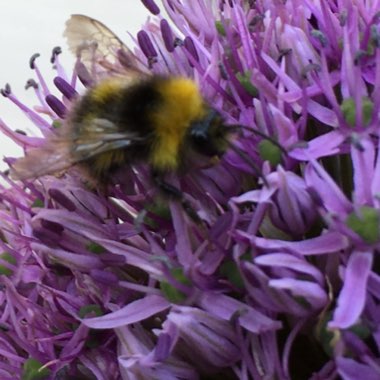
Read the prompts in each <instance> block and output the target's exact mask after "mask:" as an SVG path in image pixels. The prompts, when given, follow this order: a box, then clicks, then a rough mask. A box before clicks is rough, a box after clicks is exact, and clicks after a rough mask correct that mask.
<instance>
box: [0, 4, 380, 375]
mask: <svg viewBox="0 0 380 380" xmlns="http://www.w3.org/2000/svg"><path fill="white" fill-rule="evenodd" d="M142 2H143V3H144V5H145V6H146V8H147V10H149V11H150V12H151V15H150V17H149V21H148V22H147V24H146V25H144V27H143V28H142V30H141V31H140V32H139V33H138V34H137V36H136V39H135V42H136V46H135V47H134V48H133V49H134V50H133V51H134V54H135V56H136V59H137V61H138V62H139V64H140V65H141V70H143V71H145V72H147V73H149V74H152V75H153V74H159V75H179V76H185V77H190V78H193V79H194V81H195V82H196V83H197V84H198V85H199V88H200V90H201V92H202V95H203V96H204V97H205V99H207V101H208V102H209V103H210V104H211V105H212V107H215V109H217V110H218V111H219V112H220V113H221V114H222V115H223V117H224V118H225V120H226V122H227V123H228V124H231V125H235V126H236V125H240V126H243V128H241V132H240V134H239V136H237V137H236V140H235V141H234V142H233V144H234V145H233V146H234V148H233V149H230V150H229V151H228V152H227V153H226V154H225V155H224V156H223V157H222V159H221V161H220V162H219V163H218V164H216V165H215V166H213V167H208V168H203V169H202V168H193V169H191V170H189V171H188V172H187V173H184V174H183V175H179V176H173V178H171V181H172V182H173V184H175V185H176V186H178V187H179V188H180V189H181V190H182V191H183V193H184V194H185V197H186V201H188V202H189V204H190V205H191V208H192V209H193V212H194V213H195V214H196V216H197V218H198V219H199V220H200V221H201V223H195V222H194V220H192V219H191V218H189V216H188V213H186V210H184V207H183V205H181V204H179V203H178V202H175V201H170V200H169V201H168V202H166V203H167V204H166V203H165V202H164V204H163V205H162V204H161V203H162V202H161V203H160V202H156V201H155V199H156V197H155V189H154V188H153V187H152V184H151V181H150V179H149V173H148V170H147V168H146V167H145V166H143V165H141V166H136V167H133V168H131V167H128V165H127V167H126V170H125V172H123V173H122V175H121V176H120V178H118V179H117V181H115V183H116V184H115V185H113V186H109V188H107V191H103V190H104V189H94V188H93V187H91V186H88V184H87V183H86V181H85V180H84V179H83V178H82V175H81V172H80V171H79V170H78V169H77V168H76V167H72V168H70V169H69V170H67V171H64V172H61V173H59V175H55V176H52V175H49V176H42V177H41V178H38V179H36V180H33V181H29V180H28V181H27V180H24V181H14V180H12V179H11V178H10V177H9V176H7V174H6V173H4V174H3V180H4V181H3V183H5V184H4V185H2V187H1V195H0V202H1V203H0V213H1V217H0V228H1V239H0V246H1V248H2V253H1V254H0V274H1V275H0V283H1V290H0V300H1V303H0V304H1V319H0V350H1V356H2V359H1V360H0V377H1V378H4V379H15V378H17V379H45V378H46V379H75V378H81V379H82V378H84V379H98V380H100V379H115V380H119V379H206V378H207V379H214V378H215V379H218V378H221V377H223V378H227V379H255V380H259V379H268V380H269V379H281V380H282V379H284V380H285V379H314V380H317V379H331V380H333V379H345V380H354V379H359V378H363V379H378V378H380V369H379V368H380V367H379V360H380V355H379V350H380V327H379V326H380V317H379V315H380V314H379V301H380V276H379V268H378V264H377V261H378V260H377V255H378V251H379V248H380V203H379V199H380V198H379V194H380V155H379V141H380V129H379V123H380V120H379V115H380V113H379V109H380V95H379V94H380V64H379V62H380V50H379V46H380V32H379V31H380V19H379V11H380V3H379V2H378V1H375V0H373V1H364V0H357V1H349V0H341V1H316V0H305V1H298V0H288V1H286V2H282V1H276V0H265V1H244V0H235V1H223V0H220V1H217V0H213V1H209V0H191V1H187V0H181V1H180V0H170V1H169V0H163V2H162V3H163V7H164V8H165V10H166V12H167V14H168V15H169V18H168V19H166V18H165V17H164V16H163V15H162V13H161V10H160V8H159V7H158V6H157V4H155V3H154V1H153V0H144V1H142ZM111 27H112V26H111ZM52 43H53V41H52ZM59 54H60V50H59V49H54V54H53V63H54V67H55V69H56V72H57V76H56V78H55V80H54V83H53V84H50V83H46V82H45V81H44V76H43V73H41V72H40V70H39V67H38V59H37V56H34V57H32V60H31V68H32V69H33V71H34V73H35V74H36V80H32V81H29V82H28V87H29V90H34V91H35V93H36V96H37V102H38V103H37V105H35V106H34V107H33V108H32V107H29V106H27V105H25V104H24V103H23V102H22V101H21V100H19V98H18V97H17V96H16V94H13V93H12V90H11V87H10V86H5V87H4V89H3V90H2V94H3V95H4V96H5V97H6V98H7V99H8V100H10V101H12V102H13V103H15V105H16V106H17V107H19V108H20V109H21V110H22V111H23V112H24V113H25V115H26V116H28V117H29V119H31V120H32V121H33V123H34V124H35V125H36V126H37V127H38V128H39V129H40V131H41V133H42V135H43V137H42V138H40V137H32V136H27V135H26V134H25V133H21V132H15V131H14V130H13V129H12V128H11V127H10V126H8V125H7V124H6V123H5V121H1V122H0V129H1V130H2V131H3V133H4V134H6V135H7V136H9V137H10V138H11V139H12V140H13V141H14V142H16V143H17V144H18V145H20V146H21V147H23V148H24V149H25V152H26V155H28V154H30V152H31V151H32V149H33V148H36V147H40V146H43V145H44V144H45V143H46V140H45V138H46V137H48V138H49V137H50V136H52V135H54V134H55V133H57V129H59V128H60V127H62V125H64V124H65V123H66V122H67V119H68V117H69V115H70V110H71V107H72V104H73V103H74V102H75V99H76V98H77V97H78V96H80V94H81V93H83V92H84V91H85V88H86V87H89V86H92V85H96V83H97V81H99V79H100V78H102V77H104V76H107V75H110V74H111V73H121V72H123V70H125V67H126V65H127V64H128V62H127V60H126V57H125V55H124V54H123V51H115V52H114V54H113V57H108V58H109V59H108V58H107V65H98V64H97V63H96V62H93V65H92V70H90V71H89V70H88V69H87V68H86V66H85V65H84V64H83V62H82V61H81V59H80V58H78V61H77V63H76V65H75V67H74V70H73V73H71V72H70V71H69V70H68V69H67V68H63V67H62V66H61V64H60V61H59ZM85 58H86V57H82V60H84V59H85ZM87 58H88V57H87ZM53 86H55V87H56V89H57V90H58V91H59V92H60V94H61V95H60V96H59V97H58V96H56V95H54V94H53V93H52V92H51V88H52V87H53ZM12 127H14V126H12ZM16 128H17V126H16ZM14 161H15V159H14V158H6V162H7V163H8V164H9V165H10V166H11V167H12V165H13V163H14Z"/></svg>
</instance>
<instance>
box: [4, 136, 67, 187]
mask: <svg viewBox="0 0 380 380" xmlns="http://www.w3.org/2000/svg"><path fill="white" fill-rule="evenodd" d="M73 164H74V162H73V160H72V158H71V156H70V151H69V145H68V143H67V142H66V141H64V140H62V141H58V140H56V141H54V142H47V143H46V144H45V145H44V146H42V147H41V148H36V149H32V150H30V151H29V152H28V154H27V156H25V157H22V158H20V159H18V160H17V161H16V162H15V163H14V164H13V165H12V168H11V171H10V175H11V177H12V178H13V179H19V180H24V179H32V178H38V177H41V176H43V175H46V174H54V173H58V172H61V171H63V170H66V169H68V168H69V167H70V166H72V165H73Z"/></svg>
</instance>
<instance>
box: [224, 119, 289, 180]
mask: <svg viewBox="0 0 380 380" xmlns="http://www.w3.org/2000/svg"><path fill="white" fill-rule="evenodd" d="M227 127H228V128H229V129H231V132H234V131H238V130H247V131H249V132H251V133H253V134H254V135H257V136H260V137H262V138H263V139H265V140H268V141H269V142H270V143H272V144H273V145H275V146H276V147H277V148H278V149H279V150H280V151H281V152H282V153H284V154H287V153H288V152H287V151H286V149H285V148H284V147H283V146H282V145H281V144H280V143H279V142H278V141H276V140H275V139H273V138H272V137H270V136H268V135H266V134H265V133H263V132H260V131H258V130H256V129H253V128H250V127H247V126H245V125H240V124H235V125H228V126H227ZM228 145H229V147H230V149H231V150H233V151H234V152H235V153H236V154H237V155H238V156H239V157H240V158H242V159H243V160H244V161H245V162H246V163H247V164H249V165H250V166H251V167H252V168H253V170H254V171H255V172H256V174H257V175H258V176H259V177H261V178H262V180H263V182H264V185H265V186H266V187H269V184H268V181H267V180H266V178H265V177H264V176H263V175H262V174H261V171H260V168H259V167H258V165H257V163H256V162H254V160H253V159H252V157H250V156H249V155H248V154H247V153H246V152H244V151H243V150H242V149H240V148H239V147H237V146H236V145H235V144H234V143H233V142H231V141H228Z"/></svg>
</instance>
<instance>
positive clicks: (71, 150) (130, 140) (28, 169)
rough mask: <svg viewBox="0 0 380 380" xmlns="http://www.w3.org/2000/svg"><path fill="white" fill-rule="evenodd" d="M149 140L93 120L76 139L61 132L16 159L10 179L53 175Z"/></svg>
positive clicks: (107, 121) (106, 121)
mask: <svg viewBox="0 0 380 380" xmlns="http://www.w3.org/2000/svg"><path fill="white" fill-rule="evenodd" d="M148 138H149V136H144V137H142V136H138V135H137V134H136V133H133V132H121V131H120V130H119V129H118V127H117V126H116V125H115V124H113V123H112V122H110V121H109V120H107V119H93V120H91V122H90V123H88V124H87V125H83V126H82V129H81V133H80V136H78V137H75V136H73V135H72V134H71V133H68V132H67V131H66V132H63V133H62V132H61V133H60V134H58V135H55V136H54V137H51V138H48V139H47V141H46V142H45V144H44V145H43V146H42V147H40V148H36V149H33V150H31V151H29V152H28V154H27V155H26V156H25V157H22V158H20V159H18V160H17V161H16V162H15V163H14V164H13V165H12V168H11V172H10V174H11V177H12V178H13V179H19V180H25V179H35V178H39V177H41V176H43V175H46V174H55V173H58V172H61V171H63V170H66V169H68V168H70V167H71V166H73V165H75V164H78V163H80V162H82V161H85V160H87V159H89V158H91V157H95V156H97V155H99V154H102V153H105V152H109V151H111V150H117V149H122V148H127V147H131V146H135V145H138V144H141V143H143V142H144V141H146V140H147V139H148Z"/></svg>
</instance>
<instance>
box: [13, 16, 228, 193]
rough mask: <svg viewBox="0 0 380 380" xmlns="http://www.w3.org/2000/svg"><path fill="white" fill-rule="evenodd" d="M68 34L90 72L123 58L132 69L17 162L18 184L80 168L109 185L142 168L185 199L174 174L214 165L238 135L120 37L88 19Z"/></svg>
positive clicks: (188, 85) (77, 106) (75, 19)
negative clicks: (152, 69)
mask: <svg viewBox="0 0 380 380" xmlns="http://www.w3.org/2000/svg"><path fill="white" fill-rule="evenodd" d="M64 34H65V36H66V38H67V40H68V45H69V48H70V49H71V50H72V51H73V52H74V53H75V54H77V55H80V57H81V61H82V62H83V63H84V64H85V66H86V67H87V68H88V69H89V70H91V67H93V65H94V62H95V63H96V64H97V65H98V66H99V67H104V68H105V69H107V68H109V67H111V66H112V64H113V62H114V60H115V56H116V54H118V53H120V51H122V52H123V56H124V57H128V65H125V69H124V71H125V72H123V73H122V74H121V73H120V72H118V73H116V74H115V73H111V74H110V75H109V76H108V77H107V76H106V77H104V78H102V79H100V80H99V81H98V82H97V83H95V84H94V85H93V86H92V87H90V88H89V89H87V91H86V92H85V93H84V94H83V95H82V96H80V97H78V98H77V99H76V100H75V101H74V104H73V105H72V107H71V109H70V111H69V114H68V116H67V119H66V120H65V122H64V125H63V126H62V127H61V128H59V130H58V131H57V133H56V134H54V135H53V136H52V137H49V138H48V139H47V141H46V142H45V143H44V145H43V146H42V147H40V148H36V149H33V150H30V151H28V152H27V154H26V156H25V157H23V158H21V159H19V160H17V161H16V162H15V164H14V165H13V168H12V170H11V175H12V177H13V178H15V179H20V180H25V179H34V178H39V177H41V176H43V175H46V174H55V173H57V172H61V171H63V170H66V169H68V168H69V167H71V166H73V165H76V166H78V167H79V168H81V169H83V170H84V172H86V173H87V174H88V175H89V177H90V178H91V179H92V180H93V181H94V182H95V183H101V184H104V183H108V182H109V181H110V179H111V178H112V175H113V173H114V172H115V171H117V170H118V169H120V168H122V167H123V166H125V165H131V166H133V165H135V164H138V163H140V162H142V163H146V164H147V165H148V166H149V168H150V170H151V173H152V178H153V179H154V180H155V181H156V182H157V183H158V184H159V186H160V187H161V188H162V190H163V191H164V192H168V193H173V194H174V193H176V194H179V191H177V189H175V188H174V187H172V186H171V185H169V184H167V183H166V182H165V181H164V176H165V175H166V174H167V173H170V172H178V171H180V170H182V169H183V168H185V167H186V166H187V165H190V164H191V158H192V157H194V156H197V157H198V158H199V157H202V158H204V159H206V161H207V160H209V161H210V162H212V159H213V158H215V157H220V156H222V155H223V154H224V153H225V151H226V150H227V149H228V146H229V139H230V135H231V130H229V129H228V128H227V127H226V126H225V123H224V120H223V118H222V117H221V115H220V114H219V113H218V112H217V111H216V110H215V109H213V108H212V107H211V106H210V105H209V104H208V103H207V102H206V101H205V100H204V98H203V97H202V95H201V93H200V90H199V88H198V86H197V84H196V83H195V82H194V81H193V80H192V79H189V78H185V77H176V76H170V75H168V76H159V75H153V74H149V73H147V72H146V71H144V69H141V65H139V62H138V60H137V58H136V57H135V56H134V55H133V53H132V52H131V51H130V50H129V49H128V47H127V46H126V45H124V44H123V43H122V42H121V40H120V39H119V38H118V37H117V36H115V34H114V33H113V32H111V31H110V30H109V29H108V28H107V27H106V26H105V25H103V24H102V23H101V22H99V21H97V20H94V19H92V18H89V17H87V16H83V15H72V16H71V18H70V19H69V20H68V21H67V23H66V30H65V33H64ZM174 195H175V194H174Z"/></svg>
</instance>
